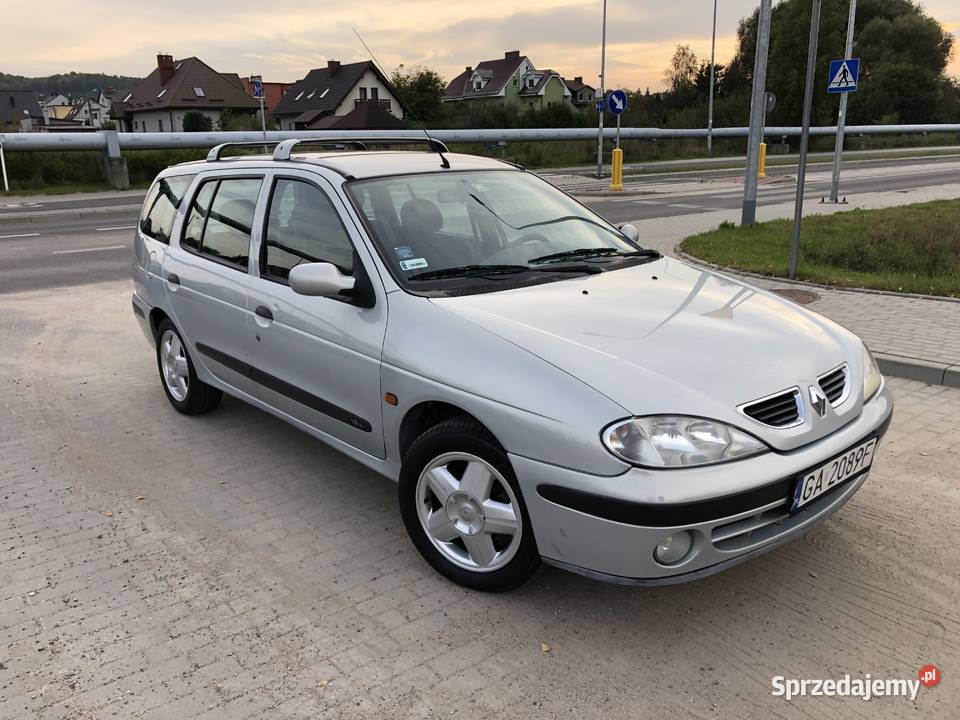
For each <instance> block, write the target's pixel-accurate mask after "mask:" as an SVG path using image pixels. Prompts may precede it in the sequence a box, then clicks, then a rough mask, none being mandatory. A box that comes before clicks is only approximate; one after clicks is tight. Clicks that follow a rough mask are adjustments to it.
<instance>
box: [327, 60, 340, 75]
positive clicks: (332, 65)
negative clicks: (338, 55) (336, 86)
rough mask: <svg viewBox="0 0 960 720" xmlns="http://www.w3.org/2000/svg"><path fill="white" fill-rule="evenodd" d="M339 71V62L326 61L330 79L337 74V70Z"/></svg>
mask: <svg viewBox="0 0 960 720" xmlns="http://www.w3.org/2000/svg"><path fill="white" fill-rule="evenodd" d="M339 69H340V61H339V60H327V70H329V71H330V77H333V76H334V75H336V74H337V70H339Z"/></svg>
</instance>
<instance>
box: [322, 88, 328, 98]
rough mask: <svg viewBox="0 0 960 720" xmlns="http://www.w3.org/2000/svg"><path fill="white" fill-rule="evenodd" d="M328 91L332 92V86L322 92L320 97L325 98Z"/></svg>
mask: <svg viewBox="0 0 960 720" xmlns="http://www.w3.org/2000/svg"><path fill="white" fill-rule="evenodd" d="M328 92H330V88H326V89H325V90H324V91H323V92H322V93H320V99H321V100H323V99H324V98H325V97H326V96H327V93H328Z"/></svg>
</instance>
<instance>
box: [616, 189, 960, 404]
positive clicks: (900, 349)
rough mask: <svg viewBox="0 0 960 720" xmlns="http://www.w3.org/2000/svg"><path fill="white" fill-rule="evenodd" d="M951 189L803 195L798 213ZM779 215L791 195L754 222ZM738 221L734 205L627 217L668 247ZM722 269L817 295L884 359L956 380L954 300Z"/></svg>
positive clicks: (957, 305)
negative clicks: (826, 199) (834, 201)
mask: <svg viewBox="0 0 960 720" xmlns="http://www.w3.org/2000/svg"><path fill="white" fill-rule="evenodd" d="M677 187H678V186H672V188H673V189H672V190H671V192H677V191H678V190H677ZM698 187H700V186H698ZM957 197H960V184H953V185H943V186H940V187H934V188H917V189H914V190H909V191H894V192H880V193H865V194H863V195H860V196H857V197H856V198H851V204H850V205H846V206H843V205H840V206H836V205H827V204H824V205H821V204H819V203H809V202H808V203H806V205H805V206H804V215H805V216H806V215H816V214H832V213H834V212H844V211H847V210H850V209H853V208H862V209H873V208H881V207H891V206H895V205H904V204H908V203H916V202H927V201H929V200H939V199H953V198H957ZM785 217H790V218H792V217H793V203H792V202H789V203H779V204H775V205H764V206H761V207H759V208H758V209H757V220H758V221H760V222H764V221H767V220H774V219H779V218H785ZM739 221H740V211H739V210H718V211H712V212H704V213H694V214H688V215H679V216H676V217H663V218H653V219H647V220H638V221H636V222H635V223H634V224H635V225H636V226H637V228H638V229H639V231H640V241H641V242H642V243H643V244H644V245H646V246H648V247H653V248H656V249H657V250H659V251H660V252H663V253H665V254H668V255H672V254H675V252H676V249H677V246H678V245H679V243H680V242H681V241H682V240H683V239H684V238H687V237H689V236H690V235H695V234H697V233H701V232H705V231H707V230H712V229H714V228H716V227H717V226H718V225H720V223H722V222H736V223H739ZM723 272H724V274H726V275H733V276H738V277H741V278H742V279H744V280H746V281H747V282H750V283H752V284H754V285H759V286H761V287H764V288H767V289H771V288H791V287H792V288H799V289H807V290H811V291H812V292H814V293H815V294H816V295H818V296H819V297H818V299H817V300H816V301H815V302H813V303H811V304H809V305H807V306H806V307H809V308H810V309H812V310H816V311H817V312H820V313H823V314H824V315H826V316H827V317H829V318H830V319H832V320H835V321H836V322H839V323H840V324H841V325H844V326H845V327H847V328H849V329H850V330H852V331H853V332H855V333H857V334H858V335H860V336H861V337H862V338H863V339H864V341H865V342H866V343H867V345H868V346H869V347H870V348H871V350H873V351H874V352H875V353H878V354H883V355H887V356H890V357H889V360H891V361H895V360H896V359H898V358H899V359H903V360H905V361H907V363H908V364H909V365H912V366H914V367H915V368H917V370H918V371H919V372H920V375H919V377H922V378H923V379H927V380H930V379H931V378H930V377H927V374H925V373H924V372H923V368H924V367H925V366H929V367H930V368H931V369H934V368H935V369H937V370H938V372H939V373H940V374H941V376H942V375H944V372H945V371H946V384H952V385H954V386H960V302H958V301H951V300H935V299H927V298H922V297H916V296H913V297H911V296H905V295H895V294H880V293H870V292H862V291H856V290H840V289H835V288H825V287H810V286H808V285H805V284H802V283H791V282H790V281H788V280H780V279H776V278H769V279H764V278H757V277H752V276H750V277H748V276H744V275H738V274H737V273H734V272H730V271H723ZM888 371H889V370H888ZM940 382H944V381H942V380H941V381H940Z"/></svg>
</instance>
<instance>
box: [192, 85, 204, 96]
mask: <svg viewBox="0 0 960 720" xmlns="http://www.w3.org/2000/svg"><path fill="white" fill-rule="evenodd" d="M193 94H194V95H196V96H197V97H206V95H204V93H203V88H198V87H195V88H194V89H193Z"/></svg>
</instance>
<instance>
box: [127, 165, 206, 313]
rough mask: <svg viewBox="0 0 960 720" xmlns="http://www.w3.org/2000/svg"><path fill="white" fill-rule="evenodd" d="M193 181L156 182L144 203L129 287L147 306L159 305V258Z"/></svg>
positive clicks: (181, 178) (179, 178)
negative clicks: (134, 289) (131, 285)
mask: <svg viewBox="0 0 960 720" xmlns="http://www.w3.org/2000/svg"><path fill="white" fill-rule="evenodd" d="M193 178H194V175H193V174H190V175H171V176H167V177H163V178H160V179H158V180H157V181H156V182H154V184H153V186H152V187H151V188H150V190H149V191H148V192H147V197H146V199H145V200H144V203H143V210H142V211H141V213H140V221H139V222H138V223H137V234H136V237H135V239H134V243H133V252H134V271H133V283H134V287H135V288H136V292H137V295H139V296H140V297H141V298H143V299H144V300H146V301H147V302H148V303H149V304H150V305H158V304H160V301H161V299H162V298H163V294H164V288H163V274H162V268H163V257H164V255H165V254H166V252H167V247H168V246H169V245H170V236H171V235H172V234H173V227H174V224H175V222H176V219H177V211H178V210H179V208H180V205H181V203H182V202H183V198H184V196H185V195H186V194H187V190H188V189H189V187H190V185H191V183H192V182H193Z"/></svg>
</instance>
